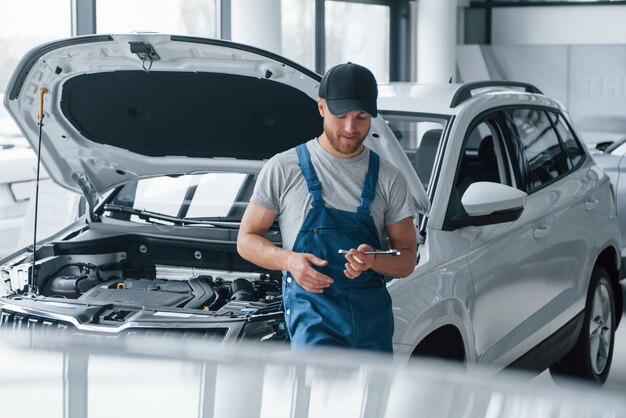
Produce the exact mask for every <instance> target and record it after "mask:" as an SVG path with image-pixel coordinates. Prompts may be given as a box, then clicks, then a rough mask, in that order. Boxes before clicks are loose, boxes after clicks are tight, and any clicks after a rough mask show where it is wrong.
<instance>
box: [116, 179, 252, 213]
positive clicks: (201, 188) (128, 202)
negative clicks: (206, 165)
mask: <svg viewBox="0 0 626 418" xmlns="http://www.w3.org/2000/svg"><path fill="white" fill-rule="evenodd" d="M252 177H254V176H252V175H250V174H243V173H204V174H193V175H182V176H176V177H168V176H162V177H154V178H148V179H141V180H136V181H133V182H130V183H128V184H126V185H125V186H124V187H122V189H121V190H120V191H119V192H118V193H117V194H116V195H115V196H114V197H113V199H112V200H111V201H110V203H112V204H114V205H121V206H126V207H131V208H134V209H141V210H146V211H150V212H156V213H159V214H163V215H168V216H173V217H179V218H188V219H192V218H193V219H197V218H212V217H226V216H239V217H241V214H243V211H244V210H245V207H246V206H247V204H248V198H249V193H247V192H246V191H250V190H251V189H252V188H253V187H254V182H253V181H250V179H251V178H252ZM109 216H112V217H115V218H124V219H126V218H127V219H128V220H130V221H133V222H145V220H143V219H141V218H139V217H138V216H136V215H127V214H119V213H113V214H109Z"/></svg>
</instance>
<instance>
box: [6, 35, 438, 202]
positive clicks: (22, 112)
mask: <svg viewBox="0 0 626 418" xmlns="http://www.w3.org/2000/svg"><path fill="white" fill-rule="evenodd" d="M320 80H321V77H320V76H319V75H318V74H316V73H314V72H312V71H310V70H308V69H306V68H304V67H302V66H300V65H298V64H295V63H293V62H291V61H289V60H287V59H285V58H283V57H281V56H279V55H276V54H273V53H270V52H267V51H263V50H260V49H257V48H253V47H250V46H246V45H240V44H235V43H232V42H227V41H221V40H215V39H205V38H195V37H188V36H175V35H165V34H155V33H150V34H124V35H92V36H82V37H75V38H69V39H65V40H60V41H55V42H51V43H48V44H44V45H41V46H39V47H36V48H35V49H33V50H31V51H30V52H29V53H28V54H27V55H26V56H25V57H24V58H23V59H22V61H21V62H20V63H19V65H18V66H17V68H16V70H15V72H14V74H13V76H12V78H11V81H10V82H9V85H8V88H7V93H6V94H5V97H4V105H5V106H6V107H7V109H8V111H9V113H10V114H11V116H12V117H13V119H14V120H15V121H16V122H17V124H18V126H19V127H20V129H21V131H22V133H23V135H24V136H25V137H26V139H27V140H28V141H29V142H30V144H31V145H32V147H33V148H34V149H35V150H37V149H38V148H39V146H38V135H39V122H38V115H39V104H40V89H41V88H42V87H45V88H47V89H48V91H49V92H48V93H47V94H45V95H44V99H43V114H44V119H43V126H42V147H41V159H42V162H43V164H44V166H45V168H46V170H47V171H48V173H49V175H50V176H51V177H52V178H53V179H54V180H55V181H56V182H57V183H58V184H60V185H61V186H63V187H65V188H67V189H70V190H73V191H77V192H81V191H82V193H83V194H84V195H85V197H86V198H87V201H88V202H89V206H90V208H92V209H93V205H94V203H95V201H96V199H97V198H98V197H99V196H100V195H101V194H102V193H104V192H106V191H107V190H110V189H111V188H112V187H115V186H117V185H121V184H123V183H126V182H128V181H131V180H134V179H137V178H142V177H153V176H162V175H180V174H189V173H200V172H208V171H236V172H240V173H242V172H250V173H257V172H258V171H259V170H260V168H261V166H262V165H263V163H264V160H267V159H269V158H270V157H272V156H273V155H274V154H276V153H278V152H281V151H284V150H287V149H289V148H291V147H293V146H295V145H297V144H300V143H302V142H305V141H306V140H308V139H311V138H314V137H316V136H317V135H319V134H320V133H321V132H322V129H323V128H322V125H323V123H322V118H321V117H320V115H319V112H318V110H317V103H316V101H317V97H318V95H317V94H318V87H319V82H320ZM366 144H367V145H368V146H369V147H370V148H372V149H374V150H375V151H377V152H378V153H379V154H381V155H382V156H383V157H384V158H387V159H388V160H390V161H394V163H395V164H396V165H397V166H402V165H404V166H405V169H404V170H403V171H404V172H405V174H406V173H412V172H413V170H412V168H411V165H410V162H409V161H408V159H407V158H406V155H404V152H403V150H402V147H401V146H400V144H399V143H398V141H397V139H396V138H395V136H394V135H393V133H392V132H391V130H390V129H389V127H388V126H387V124H386V123H385V121H384V120H383V119H382V118H381V117H380V116H379V117H377V118H375V119H374V120H373V121H372V128H371V129H370V133H369V135H368V138H367V139H366ZM411 175H412V174H411ZM407 180H408V182H409V185H410V186H409V187H411V189H412V191H413V194H414V196H415V197H416V200H417V202H420V201H421V202H427V199H426V197H425V193H424V191H423V189H422V188H421V185H420V184H419V181H417V178H414V179H407ZM419 206H425V205H424V204H422V205H420V204H419V203H418V207H419Z"/></svg>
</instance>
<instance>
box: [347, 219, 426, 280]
mask: <svg viewBox="0 0 626 418" xmlns="http://www.w3.org/2000/svg"><path fill="white" fill-rule="evenodd" d="M385 231H386V232H387V236H389V242H390V244H391V248H393V249H395V250H399V251H400V255H399V256H397V257H393V256H388V255H379V256H376V255H366V254H363V252H366V251H374V250H375V249H374V248H372V247H370V246H369V245H366V244H361V245H359V247H358V248H356V249H354V248H352V249H351V250H350V252H349V253H348V254H347V255H346V259H347V260H348V262H347V263H346V264H345V267H346V269H345V270H344V274H345V275H346V277H348V278H350V279H355V278H357V277H358V276H359V275H360V274H361V272H363V271H365V270H368V269H370V268H371V269H372V270H374V271H375V272H377V273H380V274H382V275H384V276H390V277H406V276H408V275H409V274H411V273H412V272H413V270H414V269H415V263H416V261H417V236H416V233H415V225H414V224H413V218H404V219H403V220H401V221H398V222H396V223H394V224H391V225H387V226H386V227H385Z"/></svg>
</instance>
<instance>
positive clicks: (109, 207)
mask: <svg viewBox="0 0 626 418" xmlns="http://www.w3.org/2000/svg"><path fill="white" fill-rule="evenodd" d="M104 210H106V211H109V212H117V213H127V214H130V215H135V216H137V217H138V218H139V219H143V220H144V221H147V222H153V221H154V220H160V221H166V222H171V223H173V224H174V225H181V226H184V225H208V226H213V227H219V228H227V229H239V226H240V224H241V221H240V220H237V221H235V220H232V221H230V220H229V221H227V220H208V219H209V218H207V219H189V218H178V217H176V216H170V215H165V214H163V213H158V212H151V211H149V210H143V209H136V208H133V207H130V206H121V205H113V204H106V205H104ZM225 219H226V218H225ZM233 219H235V218H233Z"/></svg>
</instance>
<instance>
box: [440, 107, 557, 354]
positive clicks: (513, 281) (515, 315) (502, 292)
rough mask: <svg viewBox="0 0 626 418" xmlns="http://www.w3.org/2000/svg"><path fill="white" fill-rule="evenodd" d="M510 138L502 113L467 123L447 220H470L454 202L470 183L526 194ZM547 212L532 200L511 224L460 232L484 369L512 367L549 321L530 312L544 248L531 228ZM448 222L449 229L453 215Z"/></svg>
mask: <svg viewBox="0 0 626 418" xmlns="http://www.w3.org/2000/svg"><path fill="white" fill-rule="evenodd" d="M513 140H514V136H513V132H512V131H511V130H510V129H509V127H508V125H507V124H506V123H505V117H504V115H503V113H501V112H497V113H494V114H492V115H489V116H487V117H484V118H482V119H479V120H477V121H476V122H475V123H473V124H472V125H470V127H469V129H468V134H467V135H466V138H465V141H464V147H463V152H462V154H461V158H460V163H459V168H458V170H457V175H456V179H455V188H456V190H455V191H453V193H452V194H453V196H451V205H450V208H449V213H448V215H452V214H453V213H454V212H455V211H456V212H458V216H457V217H463V215H464V214H465V215H467V214H466V213H465V211H464V209H463V208H462V206H461V205H460V204H458V203H456V204H455V201H456V202H458V200H459V199H460V198H461V196H462V195H463V193H464V192H465V190H466V189H467V187H469V185H470V184H472V183H474V182H477V181H490V182H495V183H501V184H505V185H508V186H512V187H518V188H520V189H522V190H524V189H525V184H524V182H523V180H522V178H523V177H522V176H521V175H520V172H519V171H520V170H519V165H520V164H519V162H518V161H519V159H520V158H521V156H520V155H519V153H518V152H516V148H515V147H514V143H513V142H512V141H513ZM518 148H519V147H518ZM454 195H456V196H454ZM545 215H546V212H545V210H544V208H543V207H538V206H537V205H536V204H534V203H530V204H527V205H526V207H525V209H524V211H523V212H522V215H521V217H520V218H519V219H518V220H516V221H513V222H505V223H498V224H493V225H483V226H465V227H463V228H462V232H463V234H464V235H465V236H467V237H468V241H470V242H471V244H470V247H469V251H468V256H467V257H468V263H469V266H470V270H471V274H472V278H473V280H474V293H475V299H474V306H473V307H472V309H471V311H472V320H473V324H474V333H475V340H476V353H477V359H478V362H479V363H481V364H500V365H507V364H510V363H511V362H513V361H514V360H516V359H517V358H518V357H520V356H521V355H522V354H524V353H526V352H527V351H529V350H530V349H531V348H532V347H534V346H535V345H537V344H538V343H539V342H541V341H542V340H544V339H545V338H546V337H547V333H548V322H547V321H544V320H542V319H541V318H538V317H537V316H536V315H535V314H536V312H538V311H539V310H540V309H541V308H542V306H543V304H544V298H545V291H546V284H545V281H544V280H543V271H544V266H543V265H542V262H543V260H544V257H543V251H544V248H543V247H542V246H541V245H536V238H534V237H533V228H532V227H533V225H536V224H540V220H541V218H542V217H544V216H545ZM447 218H448V220H449V221H450V224H451V225H453V224H454V218H455V216H454V215H452V216H448V217H447Z"/></svg>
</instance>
